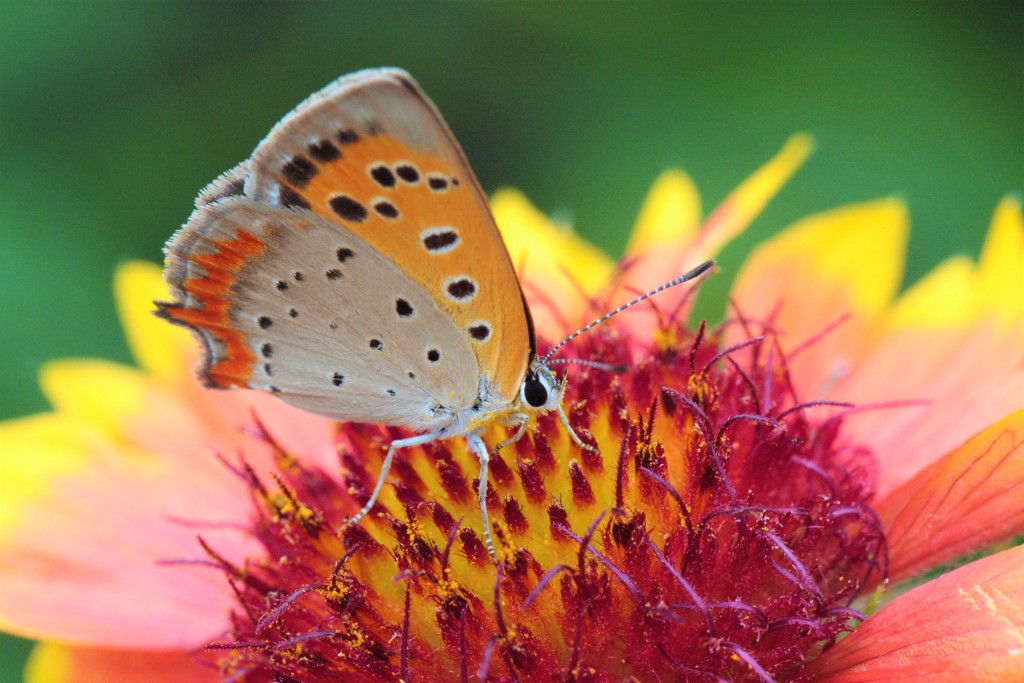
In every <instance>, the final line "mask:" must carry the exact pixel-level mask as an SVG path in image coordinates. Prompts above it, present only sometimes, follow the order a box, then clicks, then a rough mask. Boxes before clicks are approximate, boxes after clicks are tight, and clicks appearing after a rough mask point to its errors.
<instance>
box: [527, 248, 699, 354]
mask: <svg viewBox="0 0 1024 683" xmlns="http://www.w3.org/2000/svg"><path fill="white" fill-rule="evenodd" d="M714 265H715V261H713V260H711V261H705V262H704V263H702V264H700V265H699V266H697V267H696V268H694V269H693V270H691V271H689V272H688V273H686V274H684V275H680V276H679V277H677V278H675V279H674V280H669V281H668V282H666V283H665V284H662V285H659V286H657V287H655V288H654V289H652V290H651V291H649V292H645V293H644V294H641V295H640V296H638V297H637V298H635V299H633V300H632V301H627V302H626V303H624V304H622V305H621V306H619V307H618V308H616V309H615V310H614V311H611V312H610V313H605V314H604V315H602V316H601V317H600V318H598V319H597V320H594V321H593V322H590V323H587V324H586V325H584V326H583V327H581V328H580V329H578V330H576V331H575V332H573V333H572V334H570V335H569V336H568V337H566V338H565V339H563V340H562V341H560V342H558V343H557V344H555V347H554V348H553V349H551V350H550V351H548V353H547V355H546V356H544V357H543V358H541V359H540V362H541V363H543V364H545V365H547V364H548V359H550V358H551V356H553V355H555V353H557V351H558V350H559V349H560V348H562V347H563V346H565V345H566V344H568V343H569V342H571V341H572V340H573V339H575V338H576V337H578V336H580V335H581V334H583V333H584V332H587V331H589V330H591V329H593V328H595V327H597V326H598V325H600V324H601V323H603V322H604V321H606V320H608V319H609V318H611V317H613V316H616V315H618V314H619V313H622V312H623V311H624V310H626V309H627V308H630V307H631V306H635V305H637V304H638V303H640V302H641V301H643V300H645V299H649V298H650V297H652V296H654V295H655V294H657V293H658V292H664V291H665V290H666V289H671V288H672V287H675V286H676V285H681V284H683V283H684V282H689V281H690V280H693V279H694V278H698V277H700V276H701V275H703V274H704V273H705V272H707V271H708V270H709V269H710V268H711V267H712V266H714Z"/></svg>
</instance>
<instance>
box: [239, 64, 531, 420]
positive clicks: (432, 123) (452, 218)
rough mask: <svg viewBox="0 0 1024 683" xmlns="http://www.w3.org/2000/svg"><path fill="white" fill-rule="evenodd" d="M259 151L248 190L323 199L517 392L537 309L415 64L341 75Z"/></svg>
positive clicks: (499, 394)
mask: <svg viewBox="0 0 1024 683" xmlns="http://www.w3.org/2000/svg"><path fill="white" fill-rule="evenodd" d="M249 163H250V172H249V175H248V176H247V179H246V183H245V192H246V194H247V195H249V196H251V197H252V198H253V199H255V200H257V201H259V202H264V203H268V204H275V205H280V206H285V207H294V208H298V209H301V210H308V211H311V212H313V213H315V214H317V215H318V216H321V217H323V218H324V219H326V220H328V221H331V222H333V223H335V224H337V225H339V226H341V227H342V228H343V229H344V230H345V231H350V232H351V233H354V234H356V235H358V236H359V237H361V238H362V239H363V240H365V241H366V242H367V243H368V244H370V245H371V246H372V247H374V248H375V249H376V250H377V251H379V252H380V253H381V254H383V255H384V256H385V257H387V258H388V259H390V260H391V261H392V262H393V263H395V264H398V266H399V267H400V269H401V271H402V272H403V273H404V274H405V275H407V276H408V278H409V279H410V280H411V281H412V282H415V283H417V284H418V285H419V286H420V287H422V289H423V292H425V294H426V295H427V296H428V297H430V298H431V299H433V301H434V302H436V304H437V306H438V307H439V308H440V309H441V310H443V311H444V313H445V314H446V316H447V318H448V319H449V320H450V321H451V324H453V325H454V326H455V327H456V328H457V329H458V330H459V332H460V334H461V335H462V337H463V338H464V339H465V340H467V341H468V343H469V345H470V348H471V349H472V350H473V353H474V355H475V356H476V359H477V364H478V368H479V372H480V374H481V376H482V378H483V380H484V382H485V384H486V385H487V387H488V393H489V395H490V397H491V399H492V400H495V402H497V403H499V404H509V403H511V402H512V401H513V400H514V398H515V396H516V395H517V393H518V390H519V387H520V385H521V383H522V380H523V377H524V375H525V372H526V367H527V364H528V363H529V359H530V354H531V351H532V345H533V340H532V332H531V330H530V323H529V319H528V316H529V312H528V310H527V309H526V307H525V303H524V302H523V298H522V293H521V291H520V288H519V282H518V280H517V278H516V275H515V271H514V269H513V267H512V263H511V261H510V259H509V257H508V252H507V251H506V249H505V246H504V243H503V242H502V239H501V236H500V234H499V233H498V230H497V228H496V226H495V224H494V221H493V218H492V217H491V214H490V210H489V208H488V205H487V202H486V198H485V197H484V195H483V193H482V191H481V190H480V188H479V185H478V183H477V181H476V178H475V177H474V175H473V173H472V171H471V170H470V168H469V166H468V164H467V163H466V160H465V158H464V156H463V154H462V151H461V150H460V149H459V146H458V144H457V143H456V142H455V140H454V139H453V138H452V136H451V133H450V132H449V131H448V128H447V126H446V125H445V123H444V121H443V120H442V119H441V117H440V114H438V113H437V111H436V109H435V108H434V106H433V105H432V104H431V103H430V101H429V100H428V99H427V98H426V96H425V95H424V94H423V93H422V92H421V91H420V89H419V87H418V86H417V85H416V84H415V83H414V82H413V81H412V79H411V77H409V75H408V74H406V73H405V72H403V71H399V70H393V69H388V70H374V71H368V72H360V73H357V74H353V75H351V76H346V77H344V78H342V79H340V80H338V81H336V82H335V83H333V84H331V85H330V86H328V87H327V88H325V89H324V90H323V91H321V92H320V93H318V94H316V95H313V96H312V97H311V98H309V99H308V100H307V101H306V102H305V103H303V104H302V105H300V106H299V107H298V108H297V109H296V110H295V111H294V112H292V113H291V114H290V115H289V116H287V117H286V118H285V119H284V120H283V121H281V123H279V124H278V125H277V126H276V127H275V128H274V129H273V131H271V133H270V135H269V136H268V137H267V139H266V140H264V141H263V143H261V144H260V146H259V147H258V148H257V149H256V152H255V153H254V154H253V156H252V158H251V160H250V162H249ZM366 284H367V286H373V287H381V286H392V285H394V284H395V283H394V282H393V281H390V280H389V281H387V282H386V283H384V282H379V281H372V284H371V283H366ZM384 295H385V296H386V297H396V296H398V295H399V292H397V291H389V292H385V293H384ZM461 372H466V371H465V370H462V371H461Z"/></svg>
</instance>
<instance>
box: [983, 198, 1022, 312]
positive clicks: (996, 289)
mask: <svg viewBox="0 0 1024 683" xmlns="http://www.w3.org/2000/svg"><path fill="white" fill-rule="evenodd" d="M978 266H979V267H978V271H979V275H980V279H981V291H980V292H979V297H980V301H981V302H982V304H983V305H984V306H985V307H986V309H988V310H992V311H995V312H996V314H997V316H998V318H999V320H1000V321H1001V322H1002V323H1004V324H1007V325H1015V326H1016V327H1017V331H1018V332H1020V331H1021V330H1020V326H1021V323H1022V321H1024V217H1022V216H1021V206H1020V202H1019V201H1017V200H1016V199H1015V198H1013V197H1006V198H1005V199H1003V201H1001V202H1000V203H999V206H998V207H996V212H995V215H994V216H993V217H992V224H991V226H990V227H989V231H988V236H987V237H986V239H985V245H984V247H982V250H981V259H980V261H979V264H978Z"/></svg>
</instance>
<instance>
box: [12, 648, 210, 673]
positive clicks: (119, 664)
mask: <svg viewBox="0 0 1024 683" xmlns="http://www.w3.org/2000/svg"><path fill="white" fill-rule="evenodd" d="M219 680H221V677H220V676H219V675H218V674H217V671H216V670H215V669H212V668H210V667H205V666H200V665H199V664H197V663H196V662H195V661H194V660H193V659H192V657H190V656H189V655H187V654H185V653H182V652H138V651H130V650H94V649H90V648H77V647H70V646H67V645H58V644H55V643H39V644H38V645H36V646H35V648H33V650H32V655H31V656H30V657H29V660H28V664H27V665H26V667H25V683H110V681H125V682H126V683H134V682H135V681H146V683H213V681H219Z"/></svg>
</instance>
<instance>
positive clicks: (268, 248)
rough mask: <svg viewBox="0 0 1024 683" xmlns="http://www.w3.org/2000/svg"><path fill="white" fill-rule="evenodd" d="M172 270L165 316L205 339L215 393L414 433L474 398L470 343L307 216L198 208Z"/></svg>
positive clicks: (226, 205) (357, 247)
mask: <svg viewBox="0 0 1024 683" xmlns="http://www.w3.org/2000/svg"><path fill="white" fill-rule="evenodd" d="M224 178H228V179H229V180H230V179H231V176H230V174H228V175H226V176H224ZM216 184H217V183H215V184H214V185H216ZM225 184H229V183H225ZM210 189H211V190H212V189H214V188H213V186H211V188H210ZM208 192H209V190H208ZM212 194H216V193H212ZM167 273H168V280H169V282H170V283H171V285H172V286H173V287H174V288H175V289H176V290H177V291H176V294H177V295H178V303H175V304H164V305H162V306H161V311H162V314H163V315H164V316H165V317H167V318H169V319H171V320H172V321H174V322H178V323H181V324H185V325H187V326H189V327H191V328H193V329H194V330H195V331H196V332H197V333H198V335H199V336H200V337H201V339H202V341H203V343H204V346H205V348H206V350H207V358H206V361H205V363H204V373H205V376H206V378H207V380H208V381H209V382H210V383H211V384H213V385H214V386H221V387H229V386H246V387H251V388H255V389H263V390H268V391H271V392H274V393H276V394H278V396H279V397H280V398H282V399H283V400H285V401H287V402H289V403H291V404H293V405H296V406H298V407H300V408H303V409H306V410H310V411H312V412H316V413H319V414H322V415H326V416H329V417H333V418H335V419H340V420H352V421H364V422H375V423H382V424H402V425H407V426H410V427H413V428H418V429H431V428H434V427H436V424H437V423H436V422H435V423H432V422H431V420H432V419H435V420H438V421H440V420H441V418H442V417H444V415H443V412H444V410H445V409H449V410H465V409H467V408H469V407H471V406H472V405H473V402H474V401H475V399H476V396H477V392H478V388H479V385H478V371H477V370H476V358H475V356H474V354H473V349H472V347H471V344H470V342H469V341H468V340H467V339H466V337H465V335H464V334H463V332H462V330H461V329H460V328H459V327H458V326H456V325H455V324H454V323H453V322H452V321H451V319H450V318H449V316H448V315H447V313H445V312H444V311H443V310H442V309H441V308H440V307H439V306H438V305H437V304H436V303H435V301H434V299H433V298H432V297H430V296H429V295H428V294H427V293H426V292H424V291H423V289H422V288H421V287H420V286H419V285H418V284H417V283H415V282H413V281H412V280H410V279H409V278H408V277H407V276H406V275H405V273H404V272H403V271H402V270H401V269H400V268H399V267H398V266H396V265H395V263H393V262H392V261H391V260H390V259H388V258H386V257H384V256H383V255H382V254H380V253H379V252H378V251H377V250H376V249H374V248H373V246H371V245H370V244H368V243H367V242H366V241H365V240H363V239H361V238H360V237H359V236H357V235H355V234H352V233H351V232H347V231H346V230H344V229H343V228H341V227H339V226H338V225H336V224H334V223H331V222H328V221H326V220H324V219H322V218H319V217H317V216H315V215H312V214H310V213H308V212H305V211H295V210H292V209H287V208H282V207H275V206H268V205H266V204H262V203H259V202H256V201H253V200H252V199H249V198H247V197H244V196H233V195H230V194H229V195H226V196H222V197H220V198H214V201H212V202H211V203H204V202H202V201H201V202H200V206H199V208H197V209H196V211H195V212H194V213H193V215H192V217H191V219H190V220H189V222H188V223H187V224H186V225H185V227H184V228H182V229H181V230H180V231H179V232H178V234H177V235H175V237H174V238H173V239H172V241H171V242H170V244H169V246H168V270H167Z"/></svg>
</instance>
